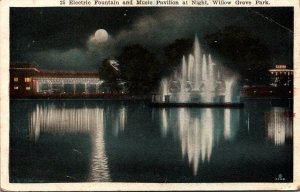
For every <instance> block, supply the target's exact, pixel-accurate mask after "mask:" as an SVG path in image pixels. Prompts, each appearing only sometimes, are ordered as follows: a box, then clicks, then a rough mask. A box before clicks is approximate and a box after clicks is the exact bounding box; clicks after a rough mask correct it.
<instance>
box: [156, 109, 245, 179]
mask: <svg viewBox="0 0 300 192" xmlns="http://www.w3.org/2000/svg"><path fill="white" fill-rule="evenodd" d="M231 110H232V109H224V110H222V111H220V112H222V113H224V119H223V118H221V116H219V115H220V113H214V112H213V109H210V108H205V109H188V108H179V109H177V116H174V117H171V116H168V115H167V111H166V109H162V110H161V123H162V129H161V131H162V135H163V136H166V135H167V132H168V131H171V130H176V125H175V127H171V126H174V123H173V124H172V122H173V121H177V126H178V133H179V134H178V135H179V140H180V145H181V153H182V157H183V158H184V157H186V158H187V160H188V163H189V165H190V166H191V167H192V170H193V174H194V175H197V172H198V167H199V165H200V164H201V163H204V162H210V159H211V155H212V153H213V147H214V146H215V145H217V144H218V141H217V135H218V131H217V130H215V129H217V127H219V129H223V133H224V139H225V140H229V139H231V138H232V137H233V136H234V134H233V133H232V132H233V131H234V130H236V128H237V126H238V125H239V118H238V116H239V112H240V111H237V113H233V112H232V111H231ZM233 115H234V116H237V117H236V120H235V121H231V118H232V116H233ZM215 120H217V121H218V123H221V124H223V126H219V124H218V125H217V124H215ZM222 120H223V121H222Z"/></svg>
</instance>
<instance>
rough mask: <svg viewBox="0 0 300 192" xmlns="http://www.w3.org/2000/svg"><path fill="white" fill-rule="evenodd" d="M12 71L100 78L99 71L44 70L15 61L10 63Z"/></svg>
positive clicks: (42, 75)
mask: <svg viewBox="0 0 300 192" xmlns="http://www.w3.org/2000/svg"><path fill="white" fill-rule="evenodd" d="M10 70H11V71H14V72H16V71H18V72H21V73H22V74H28V75H33V76H35V77H56V78H59V77H60V78H84V77H88V78H99V75H98V72H86V71H85V72H62V71H44V70H39V69H38V68H37V67H35V66H34V65H32V64H30V63H13V64H11V65H10Z"/></svg>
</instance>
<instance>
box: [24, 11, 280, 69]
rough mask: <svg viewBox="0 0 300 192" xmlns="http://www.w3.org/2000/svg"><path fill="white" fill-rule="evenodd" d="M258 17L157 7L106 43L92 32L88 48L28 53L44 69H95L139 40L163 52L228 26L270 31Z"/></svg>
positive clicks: (157, 51)
mask: <svg viewBox="0 0 300 192" xmlns="http://www.w3.org/2000/svg"><path fill="white" fill-rule="evenodd" d="M256 20H257V18H256V17H255V18H252V17H249V15H248V13H247V12H246V11H245V9H229V8H228V9H224V8H223V9H218V8H214V9H210V8H205V9H204V8H157V9H155V11H154V12H151V13H148V14H147V13H146V14H145V13H144V14H143V15H142V16H141V17H138V18H137V19H136V20H135V21H134V22H133V24H132V25H131V26H128V28H127V29H122V30H119V31H118V32H116V33H115V35H110V36H109V39H108V41H107V42H105V43H101V44H96V43H95V41H93V34H94V31H91V32H90V33H91V35H90V36H89V38H88V39H86V46H85V47H82V48H72V49H69V50H67V51H59V50H51V49H50V50H45V51H40V52H33V53H29V56H30V59H32V60H34V61H36V62H37V63H39V64H40V66H42V67H43V68H45V69H60V70H81V71H82V70H96V69H97V68H98V66H99V65H100V63H101V62H102V60H103V59H105V58H109V57H116V56H117V55H118V54H119V53H120V51H121V50H122V48H123V47H124V46H126V45H130V44H136V43H138V44H141V45H142V46H144V47H146V48H148V49H150V50H151V51H152V52H154V53H158V55H163V54H162V52H163V48H164V47H165V46H166V45H167V44H169V43H171V42H173V41H174V40H175V39H178V38H193V36H194V34H195V33H197V34H198V37H199V38H200V39H201V38H202V37H204V36H205V35H207V34H209V33H214V32H216V31H218V30H220V29H223V28H224V27H225V26H228V25H240V26H247V27H249V28H251V27H252V28H253V29H254V28H255V29H256V30H257V31H259V30H260V32H261V33H262V34H263V32H264V31H266V30H270V29H269V28H270V24H266V25H260V26H259V27H257V26H255V25H257V24H256ZM258 23H259V22H258ZM108 33H109V34H110V33H111V32H110V31H108ZM266 34H267V35H268V36H270V35H276V34H268V33H266ZM266 34H265V35H266ZM280 34H281V33H278V35H280ZM272 47H275V46H274V45H272Z"/></svg>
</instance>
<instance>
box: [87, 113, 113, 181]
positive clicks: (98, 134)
mask: <svg viewBox="0 0 300 192" xmlns="http://www.w3.org/2000/svg"><path fill="white" fill-rule="evenodd" d="M103 119H104V117H103V109H96V111H95V116H93V121H92V123H93V122H95V125H97V126H96V129H93V130H92V131H91V140H92V143H93V145H92V158H91V163H90V166H91V167H90V176H89V181H91V182H109V181H111V178H110V173H109V168H108V160H107V157H106V154H105V142H104V127H103V125H104V120H103Z"/></svg>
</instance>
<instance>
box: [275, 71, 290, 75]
mask: <svg viewBox="0 0 300 192" xmlns="http://www.w3.org/2000/svg"><path fill="white" fill-rule="evenodd" d="M271 74H272V75H274V74H275V75H278V74H284V75H293V72H286V71H285V72H282V71H280V72H271Z"/></svg>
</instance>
